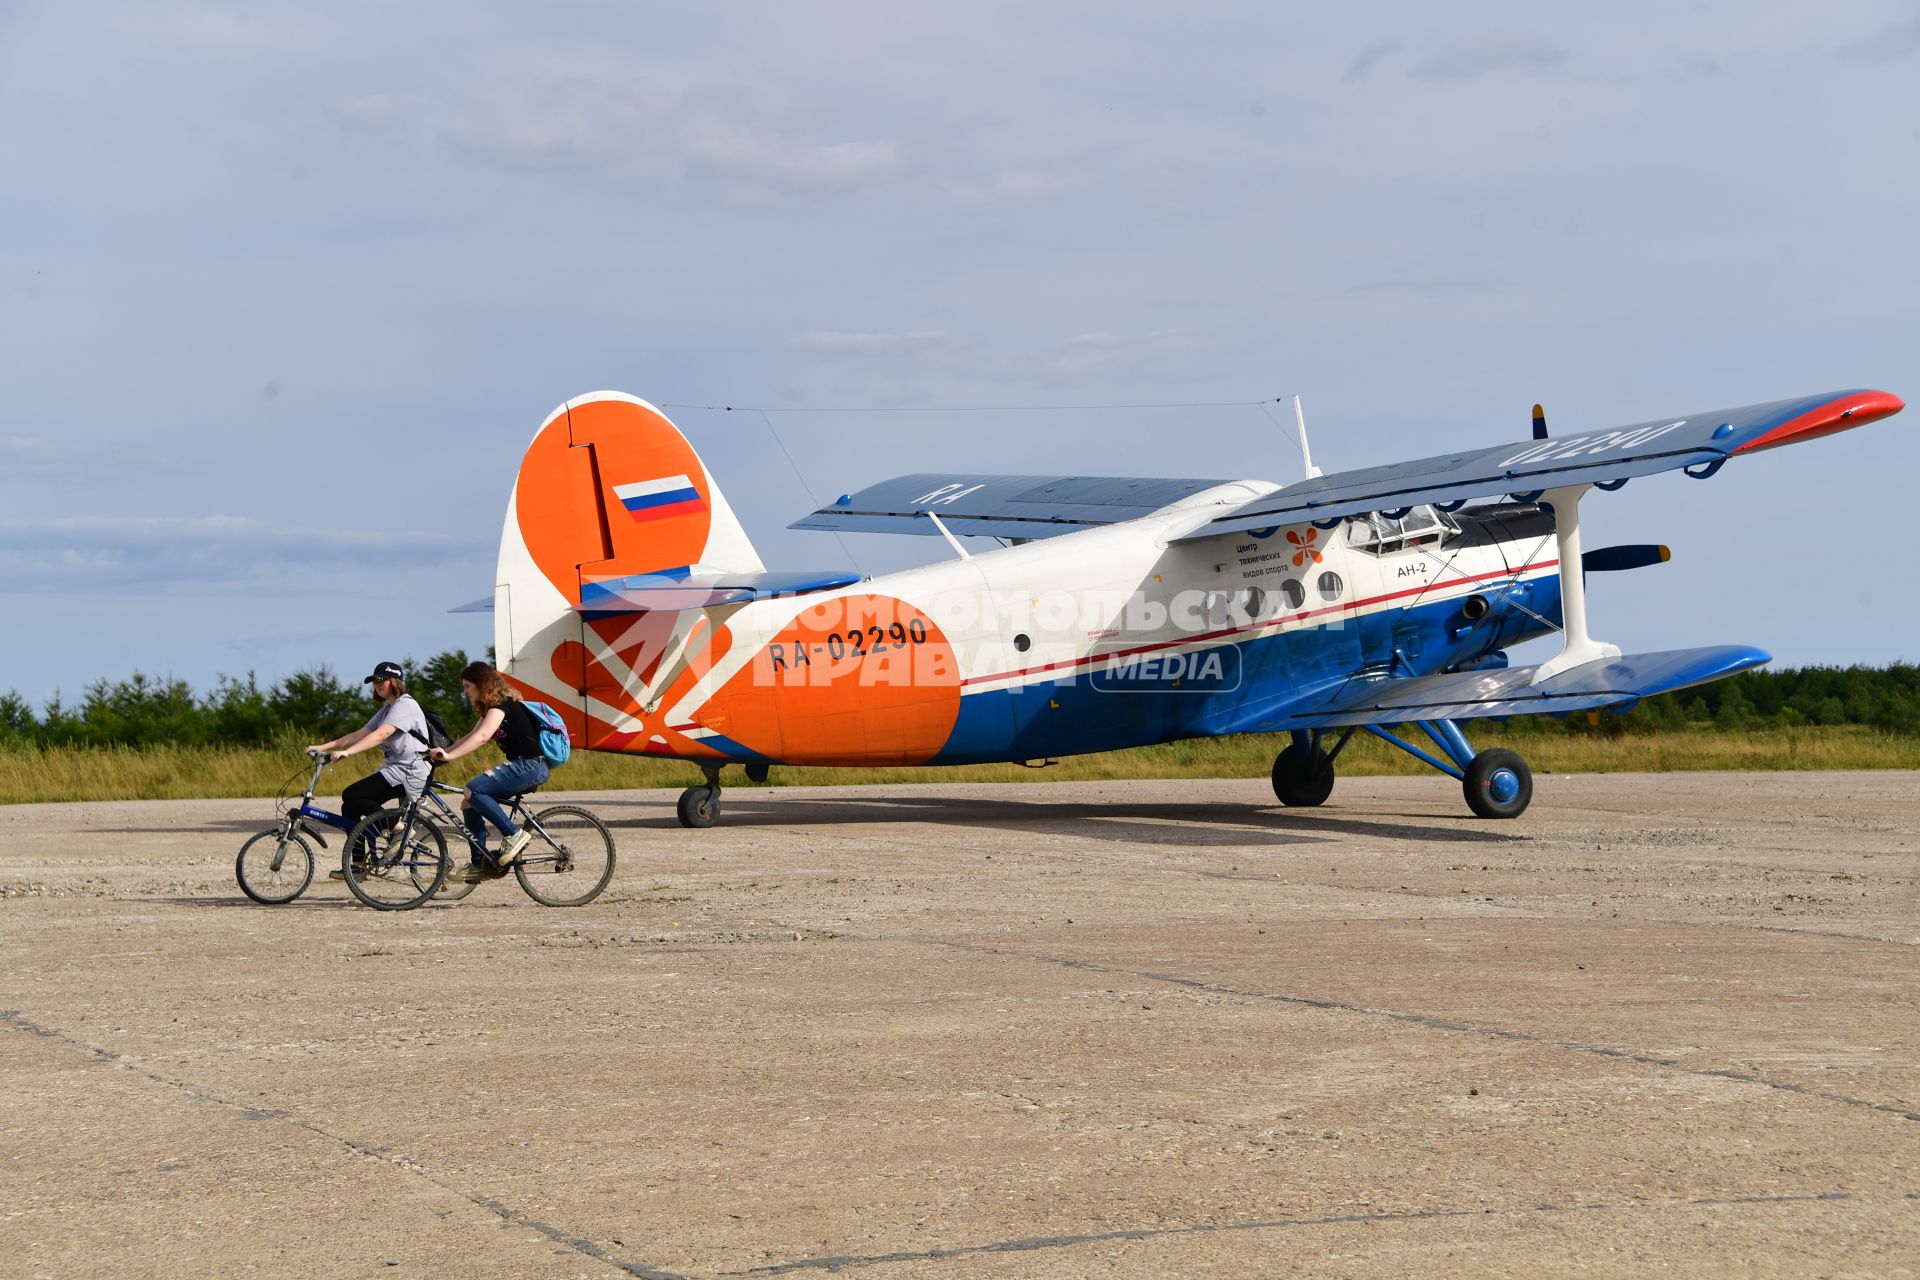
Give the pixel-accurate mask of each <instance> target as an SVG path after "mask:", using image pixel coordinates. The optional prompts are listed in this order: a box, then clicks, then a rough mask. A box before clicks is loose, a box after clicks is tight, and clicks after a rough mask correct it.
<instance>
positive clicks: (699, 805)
mask: <svg viewBox="0 0 1920 1280" xmlns="http://www.w3.org/2000/svg"><path fill="white" fill-rule="evenodd" d="M679 813H680V825H681V826H683V827H694V828H699V827H710V826H712V825H713V824H714V823H715V822H718V821H719V820H720V788H718V787H688V788H687V789H686V790H685V791H682V792H681V793H680V804H679Z"/></svg>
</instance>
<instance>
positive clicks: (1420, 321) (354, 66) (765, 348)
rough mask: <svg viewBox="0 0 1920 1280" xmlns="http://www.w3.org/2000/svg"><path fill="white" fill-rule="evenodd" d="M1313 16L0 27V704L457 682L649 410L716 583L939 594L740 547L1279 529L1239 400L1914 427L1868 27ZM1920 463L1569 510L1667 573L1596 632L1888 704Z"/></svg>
mask: <svg viewBox="0 0 1920 1280" xmlns="http://www.w3.org/2000/svg"><path fill="white" fill-rule="evenodd" d="M1333 8H1334V7H1331V6H1312V7H1310V8H1309V7H1307V6H1279V5H1272V4H1267V3H1218V4H1210V5H1205V6H1178V7H1175V6H1165V5H1145V4H1135V5H1114V4H1110V3H1103V4H1094V3H1071V2H1069V3H1056V4H1049V5H1044V6H1037V5H1029V4H1012V3H1006V4H992V3H987V4H969V5H947V6H918V5H899V4H882V3H819V4H793V3H753V2H742V3H729V4H725V5H660V4H647V3H633V2H628V0H621V2H618V3H615V2H607V3H582V2H577V0H561V2H558V3H543V4H539V5H531V4H528V5H501V4H492V3H484V2H481V3H471V2H463V3H459V4H453V3H434V2H431V0H426V2H422V3H416V4H409V5H406V6H392V5H375V4H362V3H351V2H347V3H336V4H330V5H325V6H319V5H311V4H285V5H281V4H273V3H248V4H244V5H242V4H212V3H209V4H157V3H151V2H147V3H116V2H115V0H99V2H98V3H88V4H54V3H23V2H21V0H0V350H4V351H5V353H6V355H5V360H4V363H3V364H0V369H3V370H4V384H0V385H4V388H5V392H6V394H5V396H4V400H0V620H3V621H4V629H3V630H0V635H3V636H4V639H0V691H4V690H5V689H6V688H9V687H12V688H15V689H17V690H19V691H20V692H21V693H23V694H24V695H26V696H27V697H28V698H29V699H30V700H32V701H34V702H35V703H44V701H45V700H46V699H47V698H48V697H50V696H51V695H53V694H54V693H55V692H56V691H58V692H59V693H61V694H62V695H63V696H65V697H66V698H67V699H68V700H69V701H71V700H72V699H73V698H74V697H75V696H76V695H77V694H78V693H79V692H80V691H81V690H82V689H83V687H84V686H85V685H86V684H87V683H88V682H89V681H92V680H94V679H97V678H100V677H103V676H106V677H121V676H125V675H127V674H129V673H130V672H132V671H133V670H135V669H136V668H137V669H139V670H142V671H145V672H147V673H149V674H158V675H173V676H178V677H181V678H184V679H187V680H189V681H191V682H192V683H193V684H194V685H195V686H196V687H197V688H199V687H205V686H207V685H209V684H210V683H211V682H212V680H213V679H214V677H215V676H216V675H217V674H221V673H226V674H233V675H241V674H244V673H246V672H248V671H254V672H257V673H258V675H259V676H260V677H261V679H263V680H271V679H276V678H279V677H280V676H283V675H285V674H287V673H289V672H291V671H294V670H297V669H302V668H307V667H310V666H312V665H313V664H316V663H321V662H324V663H327V664H329V665H331V666H333V667H334V668H335V669H336V670H339V671H342V672H345V673H357V672H359V671H361V670H362V669H370V668H371V664H372V663H373V662H374V661H376V660H379V659H384V658H389V657H393V658H400V657H405V656H409V655H411V656H414V657H419V658H424V657H427V656H429V655H431V654H433V653H435V652H438V651H440V650H443V649H450V648H464V649H467V650H468V651H470V652H475V653H477V652H480V651H481V650H483V649H484V648H485V646H486V645H487V643H488V642H489V640H490V638H491V637H490V622H489V619H488V617H487V616H486V615H484V614H452V613H449V612H447V610H448V609H450V608H451V607H452V606H455V605H458V604H460V603H463V602H465V601H468V600H472V599H475V598H478V597H482V596H485V595H487V594H488V593H489V591H490V588H491V585H492V561H493V556H494V549H495V545H496V543H497V539H498V536H499V529H500V523H501V519H502V515H503V512H504V506H505V502H506V497H507V494H508V491H509V489H510V487H511V484H512V479H513V474H514V471H515V468H516V466H517V464H518V460H519V456H520V454H521V451H522V450H523V449H524V448H525V446H526V443H527V441H528V440H529V439H530V438H531V436H532V434H533V431H534V429H535V428H536V427H537V426H538V425H539V423H540V422H541V421H542V419H543V418H544V417H545V416H546V415H547V414H548V413H549V412H550V411H551V410H552V409H553V408H554V406H556V405H557V404H559V403H560V402H561V401H563V400H565V399H567V398H568V397H570V396H573V395H577V394H581V393H584V392H587V391H592V390H596V389H601V388H615V389H619V390H624V391H628V392H631V393H633V394H635V395H640V396H643V397H645V398H647V399H649V400H651V401H653V402H655V403H657V404H662V405H673V406H693V407H680V408H674V409H672V410H670V413H671V415H672V416H673V417H674V419H675V420H676V422H678V423H679V425H680V426H681V427H682V429H683V430H684V431H685V432H686V434H687V435H688V437H689V439H691V440H692V442H693V443H694V445H695V447H696V448H698V449H699V450H700V451H701V452H702V455H703V456H704V457H705V458H706V460H707V463H708V466H709V468H710V470H712V471H713V472H714V474H715V476H716V477H717V479H718V480H719V482H720V484H721V485H722V486H723V488H724V489H725V491H726V492H727V494H728V496H729V498H730V499H731V500H732V502H733V504H734V505H735V507H736V508H737V509H738V510H739V511H740V513H741V515H742V518H743V521H744V523H745V525H746V527H747V529H748V532H749V534H750V535H751V536H752V537H753V539H754V540H755V543H756V545H757V546H758V548H759V550H760V552H761V555H762V558H763V559H765V560H766V561H767V563H768V565H769V566H770V567H773V568H792V569H814V568H822V569H824V568H840V567H845V566H847V565H848V564H849V562H852V563H853V564H854V565H856V566H857V567H859V568H861V569H862V570H864V571H866V572H879V571H884V570H887V569H892V568H899V567H904V566H906V565H910V564H914V563H923V562H926V561H928V560H932V559H937V558H941V557H943V556H944V555H946V554H949V553H948V552H947V550H946V548H945V547H944V544H942V543H940V542H939V540H937V539H930V538H928V539H922V538H900V537H888V536H880V535H847V536H845V538H844V539H836V538H834V537H833V536H831V535H827V534H820V533H803V532H795V531H790V530H788V529H787V528H786V525H787V524H788V523H789V522H790V521H792V520H795V519H797V518H799V517H800V516H801V515H803V514H804V513H805V512H807V511H808V510H810V509H811V508H812V507H813V506H814V505H815V503H816V501H821V502H824V501H830V500H831V499H832V498H833V497H835V496H837V495H838V494H840V493H842V492H846V491H848V490H851V489H855V488H858V487H861V486H863V485H865V484H868V483H872V482H874V481H877V480H880V479H884V478H886V477H888V476H891V475H896V474H901V473H906V472H914V471H925V470H955V471H1007V472H1021V473H1040V474H1054V473H1058V474H1117V475H1158V476H1197V477H1220V478H1240V477H1251V478H1259V479H1269V480H1274V481H1276V482H1281V483H1285V482H1288V481H1291V480H1294V479H1297V478H1298V477H1299V474H1300V458H1299V454H1298V451H1297V448H1296V446H1295V444H1294V443H1293V441H1292V439H1291V435H1290V433H1289V432H1287V431H1283V430H1282V429H1281V427H1280V426H1279V425H1276V422H1275V420H1274V419H1273V418H1272V417H1271V416H1269V415H1268V414H1267V413H1265V412H1263V411H1262V410H1261V409H1258V408H1254V407H1249V403H1248V402H1253V401H1260V400H1274V399H1277V398H1280V397H1284V396H1288V395H1292V394H1299V395H1300V396H1301V397H1302V399H1303V403H1304V405H1305V408H1306V412H1307V416H1308V421H1309V424H1310V426H1311V428H1312V439H1313V450H1314V460H1315V462H1317V463H1318V464H1319V465H1320V466H1321V467H1323V468H1324V469H1325V470H1327V471H1328V472H1333V471H1337V470H1340V469H1343V468H1348V467H1359V466H1369V465H1375V464H1378V463H1383V462H1388V461H1392V460H1395V459H1401V458H1410V457H1421V456H1426V455H1429V454H1434V453H1439V452H1442V451H1450V450H1454V449H1458V448H1466V447H1471V446H1481V445H1494V444H1499V443H1502V442H1504V441H1508V440H1518V439H1524V438H1526V437H1527V435H1528V433H1529V428H1528V414H1529V410H1530V407H1531V405H1532V404H1533V402H1534V401H1536V400H1539V401H1542V402H1544V403H1545V404H1546V407H1547V412H1548V418H1549V422H1550V424H1551V426H1552V429H1553V431H1554V432H1555V434H1571V433H1573V432H1576V431H1580V430H1590V429H1600V428H1606V427H1612V426H1617V425H1621V424H1624V423H1632V422H1640V421H1644V420H1647V419H1651V418H1656V417H1662V416H1678V415H1682V414H1689V413H1697V412H1702V411H1706V410H1710V409H1713V408H1720V407H1727V406H1734V405H1742V404H1749V403H1753V402H1756V401H1764V400H1772V399H1780V398H1785V397H1788V396H1796V395H1801V394H1808V393H1813V392H1819V391H1826V390H1837V389H1843V388H1850V387H1860V386H1869V387H1881V388H1885V389H1887V390H1891V391H1894V392H1896V393H1899V394H1901V395H1903V396H1906V397H1908V398H1914V397H1916V396H1920V342H1916V338H1917V337H1920V243H1917V240H1920V238H1917V237H1916V236H1915V234H1914V228H1915V227H1920V92H1916V91H1915V85H1916V84H1920V4H1917V3H1912V2H1907V0H1901V2H1894V0H1836V2H1835V3H1829V4H1825V5H1821V6H1818V7H1817V8H1816V7H1813V6H1805V5H1788V4H1732V3H1699V4H1693V5H1688V6H1672V5H1668V4H1631V3H1630V4H1622V5H1611V6H1590V5H1589V6H1558V5H1533V6H1519V5H1488V4H1474V3H1464V4H1456V5H1450V6H1447V7H1446V8H1445V10H1444V11H1441V10H1436V9H1434V8H1433V7H1432V6H1428V5H1416V4H1405V3H1384V4H1377V5H1368V6H1364V7H1362V6H1346V7H1341V9H1340V11H1339V12H1334V11H1332V10H1333ZM1223 402H1224V403H1223ZM1172 404H1178V405H1220V406H1221V407H1195V408H1178V409H1171V408H1142V407H1133V406H1151V405H1172ZM726 405H733V406H739V407H741V411H735V412H726V411H724V410H720V409H707V408H700V407H698V406H726ZM1092 405H1106V406H1128V407H1124V408H1109V409H1092V408H1082V407H1072V406H1092ZM1004 406H1016V407H1022V408H1021V409H1020V411H1015V412H1005V411H993V412H984V411H983V412H952V411H951V410H957V409H971V408H976V407H1004ZM1035 406H1052V407H1051V408H1046V409H1040V408H1034V407H1035ZM748 408H751V409H760V410H767V411H769V412H768V413H767V414H766V415H765V416H762V415H761V414H760V413H757V412H745V411H744V410H745V409H748ZM1284 420H1285V417H1284V414H1283V417H1282V421H1284ZM1917 432H1920V409H1916V410H1910V411H1909V412H1908V413H1907V414H1903V415H1901V416H1899V417H1895V418H1892V419H1889V420H1887V421H1885V422H1883V423H1879V424H1875V425H1872V426H1869V427H1867V428H1864V429H1861V430H1858V431H1854V432H1850V433H1847V434H1844V435H1840V436H1836V437H1832V438H1830V439H1827V440H1824V441H1820V442H1816V443H1813V444H1810V445H1805V446H1800V447H1796V448H1794V449H1792V450H1789V451H1775V452H1771V453H1767V454H1763V455H1760V456H1758V457H1756V458H1753V459H1743V460H1741V461H1739V462H1737V463H1735V464H1734V465H1733V466H1730V467H1728V468H1726V469H1725V470H1724V471H1723V472H1722V473H1721V474H1720V475H1719V476H1717V477H1715V478H1714V479H1713V480H1711V481H1709V482H1707V483H1704V484H1701V483H1697V482H1695V481H1692V480H1688V479H1685V478H1683V477H1680V476H1664V477H1652V478H1647V479H1643V480H1638V481H1635V482H1634V483H1633V484H1631V485H1629V486H1628V487H1627V488H1626V489H1624V490H1622V491H1621V492H1619V493H1617V494H1610V495H1598V494H1597V495H1595V498H1596V499H1597V500H1595V501H1589V502H1587V503H1585V504H1584V505H1583V525H1584V531H1585V534H1586V538H1587V544H1588V545H1589V546H1595V545H1605V544H1607V543H1610V542H1641V541H1660V542H1666V543H1669V544H1671V545H1672V546H1673V548H1674V560H1673V562H1672V563H1671V564H1668V565H1664V566H1660V567H1658V568H1655V569H1648V570H1644V571H1640V572H1635V573H1630V574H1614V575H1607V576H1606V577H1604V578H1599V579H1596V580H1595V583H1594V589H1593V591H1592V592H1591V596H1592V600H1591V611H1592V615H1593V629H1594V631H1595V633H1596V634H1597V635H1598V636H1600V637H1601V638H1602V639H1605V640H1611V641H1613V642H1615V643H1618V644H1620V645H1622V646H1623V647H1625V648H1627V649H1628V650H1629V651H1632V650H1644V649H1664V648H1674V647H1680V646H1684V645H1690V644H1710V643H1751V644H1757V645H1760V646H1761V647H1763V648H1766V649H1768V650H1770V651H1771V652H1773V653H1774V654H1775V655H1776V657H1777V658H1778V659H1779V660H1780V661H1781V662H1783V663H1788V664H1804V663H1850V662H1874V663H1878V662H1888V661H1893V660H1902V659H1904V660H1914V659H1920V643H1916V641H1915V639H1914V635H1915V631H1916V623H1920V609H1917V608H1916V607H1915V604H1914V600H1913V596H1912V594H1911V589H1910V586H1909V583H1910V582H1911V581H1912V579H1913V572H1912V570H1911V568H1910V567H1909V566H1908V565H1907V564H1906V563H1905V562H1904V556H1905V553H1904V551H1903V550H1902V548H1903V547H1905V546H1906V545H1907V544H1908V543H1909V541H1910V538H1909V536H1908V525H1909V521H1907V519H1906V518H1905V517H1906V515H1907V514H1908V513H1909V512H1910V511H1911V510H1912V508H1913V505H1914V501H1915V499H1914V484H1915V482H1916V478H1920V465H1916V464H1920V445H1916V443H1915V440H1916V433H1917ZM789 454H790V455H791V461H790V460H789V456H788V455H789Z"/></svg>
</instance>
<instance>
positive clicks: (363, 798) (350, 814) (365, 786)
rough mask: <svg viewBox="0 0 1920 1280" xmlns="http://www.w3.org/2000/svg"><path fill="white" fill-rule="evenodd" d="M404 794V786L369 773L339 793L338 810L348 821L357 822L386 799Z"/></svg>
mask: <svg viewBox="0 0 1920 1280" xmlns="http://www.w3.org/2000/svg"><path fill="white" fill-rule="evenodd" d="M405 794H407V789H406V788H405V787H403V786H400V785H399V784H398V783H393V782H388V781H387V780H386V779H385V778H383V777H381V776H380V775H379V774H377V773H370V774H368V775H367V776H366V777H364V778H362V779H360V781H358V782H356V783H354V784H353V785H352V786H350V787H348V788H347V789H346V790H345V791H342V792H341V793H340V812H341V814H342V815H344V816H345V817H346V818H347V820H348V821H350V822H358V821H360V819H362V818H364V817H366V816H367V815H368V814H370V813H372V812H373V811H374V810H375V809H378V808H379V807H380V806H381V805H383V804H385V803H386V802H387V801H389V800H394V799H397V798H399V797H400V796H403V795H405Z"/></svg>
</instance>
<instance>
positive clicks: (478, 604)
mask: <svg viewBox="0 0 1920 1280" xmlns="http://www.w3.org/2000/svg"><path fill="white" fill-rule="evenodd" d="M447 612H448V613H492V612H493V597H492V596H482V597H481V598H480V599H478V600H469V601H467V602H466V603H465V604H462V605H455V606H454V607H453V608H451V609H449V610H447Z"/></svg>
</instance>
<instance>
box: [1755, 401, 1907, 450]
mask: <svg viewBox="0 0 1920 1280" xmlns="http://www.w3.org/2000/svg"><path fill="white" fill-rule="evenodd" d="M1906 407H1907V405H1906V402H1905V401H1904V400H1902V399H1901V398H1900V397H1899V396H1896V395H1894V394H1893V393H1892V392H1891V391H1856V392H1854V393H1853V394H1852V395H1846V396H1836V397H1835V398H1834V399H1832V400H1829V401H1827V402H1826V403H1825V404H1823V405H1820V406H1819V407H1817V408H1813V409H1809V410H1807V411H1806V412H1805V413H1803V414H1801V415H1800V416H1799V417H1797V418H1794V419H1792V420H1790V421H1788V422H1783V423H1781V424H1780V425H1779V426H1777V427H1775V428H1774V429H1773V430H1771V431H1769V432H1767V433H1766V434H1765V435H1763V436H1760V437H1758V438H1756V439H1753V440H1749V441H1747V442H1746V443H1745V444H1743V445H1741V446H1740V447H1739V448H1738V449H1735V450H1734V452H1735V453H1752V452H1753V451H1754V450H1756V449H1773V448H1777V447H1778V446H1780V445H1783V444H1798V443H1799V442H1800V441H1802V440H1814V439H1817V438H1819V437H1820V436H1830V435H1832V434H1833V433H1834V432H1836V431H1845V430H1847V429H1848V428H1850V427H1858V426H1863V425H1865V424H1866V423H1869V422H1877V421H1879V420H1880V419H1881V418H1890V417H1892V416H1893V415H1894V414H1896V413H1898V412H1900V411H1901V410H1902V409H1904V408H1906Z"/></svg>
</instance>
